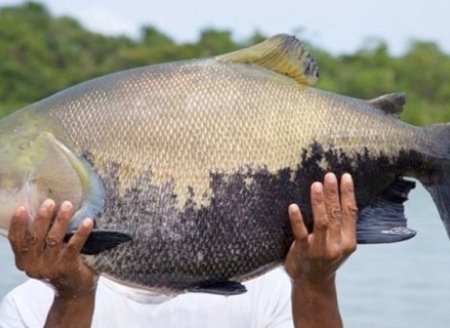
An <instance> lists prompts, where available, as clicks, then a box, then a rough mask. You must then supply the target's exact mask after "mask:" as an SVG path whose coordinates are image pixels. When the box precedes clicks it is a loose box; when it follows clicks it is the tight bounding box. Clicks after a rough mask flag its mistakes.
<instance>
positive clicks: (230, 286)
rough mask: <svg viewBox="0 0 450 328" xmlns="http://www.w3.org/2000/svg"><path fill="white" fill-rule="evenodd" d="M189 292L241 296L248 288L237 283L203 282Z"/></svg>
mask: <svg viewBox="0 0 450 328" xmlns="http://www.w3.org/2000/svg"><path fill="white" fill-rule="evenodd" d="M188 291H189V292H193V293H208V294H216V295H224V296H230V295H239V294H243V293H245V292H247V288H246V287H245V286H244V285H243V284H241V283H239V282H236V281H219V282H217V281H216V282H209V281H206V282H201V283H199V284H198V285H196V286H193V287H190V288H189V289H188Z"/></svg>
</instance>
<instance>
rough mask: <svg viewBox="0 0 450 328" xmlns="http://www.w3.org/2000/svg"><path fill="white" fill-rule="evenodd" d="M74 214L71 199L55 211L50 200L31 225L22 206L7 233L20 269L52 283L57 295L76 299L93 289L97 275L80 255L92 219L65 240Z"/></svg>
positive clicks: (44, 204) (17, 210) (89, 231)
mask: <svg viewBox="0 0 450 328" xmlns="http://www.w3.org/2000/svg"><path fill="white" fill-rule="evenodd" d="M72 215H73V206H72V204H71V203H70V202H64V203H62V204H61V206H60V208H59V210H58V211H57V212H56V206H55V203H54V201H52V200H50V199H48V200H46V201H45V202H43V203H42V204H41V206H40V208H39V210H38V212H37V216H36V218H35V220H34V221H33V223H32V224H31V226H30V227H29V226H28V211H27V209H26V208H25V207H23V206H21V207H19V208H17V209H16V211H15V213H14V216H13V218H12V220H11V225H10V228H9V233H8V239H9V241H10V243H11V246H12V249H13V252H14V256H15V261H16V266H17V268H18V269H19V270H22V271H25V272H26V274H27V275H28V276H29V277H31V278H37V279H40V280H43V281H46V282H48V283H50V285H51V286H52V287H53V288H54V289H55V293H56V297H58V298H67V299H70V298H77V297H80V296H82V295H83V294H86V293H90V292H94V291H95V288H96V283H97V278H98V274H97V273H96V272H95V271H94V270H92V269H91V268H89V267H88V266H87V265H86V264H84V263H83V262H82V260H81V257H80V250H81V248H82V247H83V245H84V243H85V241H86V239H87V238H88V236H89V234H90V233H91V231H92V228H93V221H92V220H91V219H86V220H84V221H83V222H82V224H81V225H80V227H79V228H78V230H77V232H76V233H75V234H74V235H73V236H72V238H71V239H70V240H69V242H68V243H64V241H63V240H64V236H65V234H66V231H67V227H68V225H69V222H70V220H71V218H72Z"/></svg>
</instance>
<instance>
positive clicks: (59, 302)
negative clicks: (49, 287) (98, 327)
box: [44, 290, 95, 328]
mask: <svg viewBox="0 0 450 328" xmlns="http://www.w3.org/2000/svg"><path fill="white" fill-rule="evenodd" d="M94 305H95V290H92V291H90V292H88V293H86V294H83V295H82V296H78V297H73V298H62V297H58V296H55V298H54V300H53V304H52V306H51V308H50V311H49V313H48V315H47V320H46V322H45V326H44V327H46V328H56V327H64V328H72V327H74V328H85V327H86V328H87V327H90V326H91V322H92V317H93V315H94Z"/></svg>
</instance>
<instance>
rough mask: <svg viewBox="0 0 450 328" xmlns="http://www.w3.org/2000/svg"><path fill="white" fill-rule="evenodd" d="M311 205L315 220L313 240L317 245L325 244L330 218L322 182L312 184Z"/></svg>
mask: <svg viewBox="0 0 450 328" xmlns="http://www.w3.org/2000/svg"><path fill="white" fill-rule="evenodd" d="M311 206H312V213H313V221H314V233H313V240H314V243H315V244H317V245H324V244H326V240H327V229H328V218H327V210H326V207H325V203H324V193H323V185H322V184H321V183H320V182H314V183H313V184H312V185H311Z"/></svg>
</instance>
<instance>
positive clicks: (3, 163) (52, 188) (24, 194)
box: [0, 122, 103, 235]
mask: <svg viewBox="0 0 450 328" xmlns="http://www.w3.org/2000/svg"><path fill="white" fill-rule="evenodd" d="M1 123H3V122H1ZM92 175H93V172H92V171H91V170H90V167H89V165H88V163H87V162H86V161H83V160H82V159H81V158H79V157H77V156H75V154H74V153H73V152H72V151H71V150H70V149H69V148H68V147H67V146H65V145H64V144H63V143H62V142H61V141H59V140H58V139H57V138H56V137H55V136H54V135H53V134H52V133H51V132H48V131H39V130H38V129H37V128H36V126H34V127H30V126H26V125H19V126H15V127H13V128H11V126H8V125H7V126H4V125H3V124H2V125H0V234H2V235H6V234H7V231H8V229H9V226H10V221H11V218H12V216H13V213H14V211H15V209H16V208H17V207H19V206H21V205H24V206H25V207H26V208H27V211H28V218H29V224H31V223H32V222H33V220H34V219H35V217H36V213H37V210H38V208H39V205H40V204H41V203H42V202H43V201H44V200H46V199H48V198H51V199H53V200H54V201H55V203H56V206H59V205H60V204H61V203H62V202H63V201H65V200H69V201H71V202H72V204H73V207H74V209H75V215H74V217H73V218H72V221H71V223H70V227H69V228H70V229H69V230H75V229H76V227H77V226H78V224H79V223H80V221H81V220H82V218H84V216H90V217H92V214H95V213H93V212H95V211H97V212H98V209H99V207H102V205H103V194H102V192H103V189H102V185H101V183H100V182H99V180H98V179H95V176H94V177H93V176H92ZM92 203H94V206H93V205H92ZM82 216H83V217H82Z"/></svg>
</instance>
